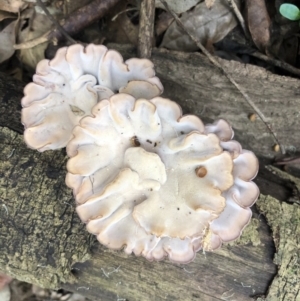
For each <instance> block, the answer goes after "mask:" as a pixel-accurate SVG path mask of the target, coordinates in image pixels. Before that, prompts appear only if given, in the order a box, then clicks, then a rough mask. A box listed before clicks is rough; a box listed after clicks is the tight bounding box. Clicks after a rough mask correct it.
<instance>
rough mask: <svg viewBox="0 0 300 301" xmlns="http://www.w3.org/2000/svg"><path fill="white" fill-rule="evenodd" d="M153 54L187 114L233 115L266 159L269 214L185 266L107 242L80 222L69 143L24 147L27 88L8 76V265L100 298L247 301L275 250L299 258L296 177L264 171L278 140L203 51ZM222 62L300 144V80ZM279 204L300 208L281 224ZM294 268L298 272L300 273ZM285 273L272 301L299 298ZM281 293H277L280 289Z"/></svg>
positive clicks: (263, 289)
mask: <svg viewBox="0 0 300 301" xmlns="http://www.w3.org/2000/svg"><path fill="white" fill-rule="evenodd" d="M114 48H119V49H120V50H121V52H122V54H123V55H124V56H125V57H127V58H128V57H132V56H135V52H134V50H133V49H132V48H128V47H127V48H122V47H121V48H120V47H119V46H114ZM152 60H153V61H154V64H155V66H156V70H157V73H158V76H159V77H160V78H161V80H162V82H163V84H164V86H165V92H164V95H165V96H167V97H170V98H172V99H173V100H176V101H178V102H179V103H180V105H181V106H182V108H183V111H184V113H193V114H196V115H198V116H200V117H201V118H203V120H204V121H205V122H211V121H213V120H214V119H217V118H225V119H227V120H229V121H230V123H231V124H232V125H233V128H234V129H235V132H236V136H237V140H239V141H241V142H242V145H243V146H244V147H245V148H247V149H251V150H253V151H254V152H255V153H256V154H258V155H259V156H260V157H261V158H262V159H261V172H260V174H259V177H258V179H257V184H258V185H259V187H260V188H261V191H262V192H263V193H264V194H265V195H270V196H271V197H270V196H268V197H267V196H261V198H260V200H259V201H258V207H259V209H260V210H261V212H262V213H263V214H261V213H260V212H259V211H257V209H256V207H254V209H253V210H254V216H253V219H252V222H251V224H250V225H249V226H248V228H247V229H246V230H245V232H244V234H243V236H242V237H241V239H240V240H239V241H237V242H236V243H234V244H228V245H226V246H224V247H222V248H221V249H220V250H217V251H215V252H213V253H201V252H200V253H199V254H198V255H197V257H196V259H195V261H194V262H192V263H190V264H187V265H175V264H172V263H170V262H168V261H163V262H148V261H147V260H145V259H144V258H137V257H135V256H127V255H125V254H124V253H123V252H122V251H119V252H116V251H110V250H108V249H106V248H105V247H103V246H100V245H99V244H98V243H97V242H96V241H95V238H94V237H93V236H91V235H89V234H88V233H87V232H86V231H85V229H84V225H83V224H82V223H81V222H80V221H79V218H78V217H77V215H76V212H75V207H74V202H73V199H72V195H71V191H70V190H69V189H67V188H66V187H65V184H64V176H65V173H66V172H65V163H66V156H65V152H64V150H61V151H55V152H53V151H47V152H45V153H42V154H41V153H38V152H36V151H33V150H30V149H28V148H27V147H26V145H25V144H24V142H23V139H22V135H21V133H22V125H21V124H20V105H19V100H20V98H21V95H22V88H23V85H22V84H21V83H18V82H17V81H15V80H12V79H9V78H7V76H3V75H0V141H1V143H0V219H1V220H0V226H1V231H0V249H1V252H0V270H3V271H5V272H6V273H8V274H10V275H12V276H13V277H16V278H18V279H21V280H25V281H28V282H31V283H36V284H39V285H42V286H44V287H56V288H58V287H64V288H66V289H70V290H73V291H77V292H79V293H81V294H84V295H86V296H88V297H90V298H94V299H96V300H108V301H109V300H204V301H211V300H213V301H217V300H230V301H232V300H239V301H246V300H247V301H248V300H252V298H253V297H255V296H258V295H264V294H266V293H267V290H268V287H269V285H270V283H271V282H272V280H273V278H274V276H275V275H276V273H277V266H276V265H275V264H274V263H273V257H274V254H275V251H276V249H275V248H277V252H278V254H279V255H278V256H279V257H278V256H277V257H276V258H277V259H278V258H279V260H282V261H278V262H277V263H280V264H283V265H285V266H288V265H289V262H288V260H289V259H291V262H292V260H294V261H295V260H296V261H297V258H298V260H299V254H298V253H297V249H292V247H293V243H294V242H295V240H293V239H292V240H291V237H286V235H287V233H289V231H294V232H295V233H298V232H297V231H299V215H297V212H298V211H299V204H298V203H297V202H293V203H292V204H288V203H286V201H291V199H290V196H291V195H292V192H291V189H290V188H289V187H290V186H289V185H291V182H293V181H292V180H286V179H282V177H280V176H278V175H276V174H273V172H271V171H268V170H267V169H265V168H264V162H265V161H264V160H268V159H263V158H270V157H272V156H273V155H274V152H273V151H272V146H273V143H274V142H273V140H272V137H271V136H270V134H269V133H268V132H267V130H266V129H265V127H264V125H263V123H262V122H261V121H259V120H256V121H255V122H251V121H250V120H249V119H248V114H249V113H253V112H252V110H251V109H250V107H249V106H248V105H247V104H246V103H245V101H244V100H243V99H242V97H241V95H240V94H239V92H238V91H236V90H235V88H234V87H232V86H231V84H230V83H229V82H228V81H227V79H226V78H225V77H223V76H222V75H221V74H220V73H219V71H217V70H216V69H215V68H214V67H213V66H212V65H211V64H209V63H208V62H207V60H206V59H204V58H203V57H202V56H201V55H199V54H182V53H174V52H168V51H165V50H157V49H155V50H153V56H152ZM222 64H223V65H224V66H225V68H226V69H227V71H228V72H230V73H231V74H232V76H233V77H234V78H235V79H236V81H238V82H239V84H241V85H243V87H244V88H245V89H246V90H247V93H248V94H249V95H250V96H251V97H252V98H253V99H254V100H255V101H256V104H257V105H258V107H259V108H260V110H261V111H262V112H263V113H264V114H265V116H267V117H268V120H269V122H270V123H271V124H272V126H273V129H274V131H275V132H276V134H277V136H278V138H279V140H280V142H281V143H282V144H284V146H285V147H286V148H288V149H289V150H290V151H294V150H295V149H299V147H300V133H299V131H297V130H295V129H296V128H299V118H298V119H296V116H297V114H298V111H299V105H300V96H299V95H298V92H297V91H298V87H299V81H298V80H295V79H291V78H285V77H280V76H276V75H272V74H270V73H268V72H266V71H265V70H263V69H261V68H258V67H254V66H249V65H241V64H239V63H236V62H226V61H222ZM272 197H273V198H276V200H275V201H274V200H273V199H272ZM272 202H274V206H273V205H272V206H271V208H273V207H276V208H277V213H278V212H279V213H281V218H283V217H284V216H286V215H288V214H289V212H290V213H292V212H294V217H293V219H292V220H291V221H289V222H290V224H289V223H283V219H282V221H281V222H280V223H276V222H274V219H275V220H276V219H280V216H279V217H278V215H276V212H273V211H272V210H270V208H269V207H268V205H270V204H273V203H272ZM289 206H292V207H293V209H292V210H291V207H289ZM280 210H281V211H280ZM264 214H265V216H266V218H267V220H266V219H265V216H264ZM297 218H298V220H297ZM282 223H283V224H284V225H283V224H282ZM269 225H270V226H271V227H275V228H276V229H277V232H275V231H274V229H275V228H274V229H273V228H272V230H273V234H276V237H275V238H277V241H276V239H275V241H274V239H273V237H272V235H271V232H270V228H269ZM283 226H284V227H283ZM281 229H284V231H283V230H282V231H281ZM291 229H292V230H291ZM278 240H279V241H278ZM274 242H275V243H274ZM284 242H285V243H286V244H288V245H289V246H290V249H289V253H282V251H281V250H282V243H284ZM280 252H281V253H280ZM280 254H281V255H280ZM292 255H293V256H294V257H293V256H292ZM297 256H298V257H297ZM88 257H89V258H90V259H89V260H88V261H85V262H83V263H78V262H80V261H84V260H86V259H87V258H88ZM76 262H77V263H76ZM279 271H280V270H279ZM295 275H296V276H295V277H296V278H293V279H297V277H298V274H295ZM284 277H287V274H286V273H283V274H280V273H278V275H277V276H276V278H275V279H274V285H275V286H276V285H277V287H278V288H279V290H281V287H282V292H283V293H286V296H289V297H290V296H292V298H290V299H283V297H282V299H271V298H272V295H270V298H269V299H267V300H270V301H271V300H272V301H273V300H276V301H277V300H295V301H296V300H297V298H298V297H299V287H297V283H296V282H295V283H296V284H295V283H293V289H294V291H291V286H289V285H287V283H289V279H290V278H284ZM293 281H294V280H293ZM298 283H299V282H298ZM273 289H274V287H273ZM284 289H286V290H287V291H284ZM297 290H298V291H297ZM273 292H275V293H274V295H276V293H278V290H277V291H276V289H275V291H274V290H273ZM271 293H272V291H271V290H270V294H271ZM277 296H278V295H277Z"/></svg>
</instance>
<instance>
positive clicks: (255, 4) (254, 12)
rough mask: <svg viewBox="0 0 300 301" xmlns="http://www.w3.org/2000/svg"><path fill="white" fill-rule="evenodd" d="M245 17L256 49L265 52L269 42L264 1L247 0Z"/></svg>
mask: <svg viewBox="0 0 300 301" xmlns="http://www.w3.org/2000/svg"><path fill="white" fill-rule="evenodd" d="M245 9H246V15H247V21H248V27H249V31H250V33H251V36H252V40H253V42H254V44H255V45H256V47H257V48H258V49H259V50H261V51H263V52H265V50H266V47H267V45H268V43H269V41H270V25H271V21H270V17H269V14H268V11H267V8H266V4H265V0H247V1H246V6H245Z"/></svg>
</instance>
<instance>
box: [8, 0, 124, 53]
mask: <svg viewBox="0 0 300 301" xmlns="http://www.w3.org/2000/svg"><path fill="white" fill-rule="evenodd" d="M119 1H120V0H95V1H93V2H91V3H89V4H88V5H86V6H83V7H81V8H79V9H78V10H76V11H75V12H73V13H72V14H70V15H69V17H68V18H67V19H65V20H62V21H61V22H60V25H61V26H62V27H63V29H64V30H65V31H66V32H67V33H68V34H69V35H70V36H72V35H74V34H76V33H78V32H79V31H80V30H82V29H84V28H85V27H87V26H88V25H90V24H92V23H93V22H95V21H96V20H98V19H100V18H102V17H103V16H104V15H105V14H106V13H107V11H108V10H109V9H110V8H111V7H113V6H114V5H115V4H117V3H118V2H119ZM62 38H63V34H62V33H61V32H60V31H59V30H57V28H55V29H53V30H51V31H49V32H47V33H45V34H44V35H43V36H41V37H38V38H36V39H33V40H30V41H27V42H24V43H21V44H17V45H14V48H15V49H27V48H31V47H34V46H37V45H39V44H41V43H43V42H45V41H59V40H61V39H62Z"/></svg>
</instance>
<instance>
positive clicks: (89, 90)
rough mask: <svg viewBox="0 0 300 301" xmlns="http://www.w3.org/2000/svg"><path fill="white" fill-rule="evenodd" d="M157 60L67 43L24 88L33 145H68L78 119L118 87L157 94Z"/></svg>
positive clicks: (145, 94)
mask: <svg viewBox="0 0 300 301" xmlns="http://www.w3.org/2000/svg"><path fill="white" fill-rule="evenodd" d="M162 90H163V87H162V84H161V82H160V80H159V79H158V78H157V77H155V72H154V69H153V63H152V62H151V61H149V60H147V59H137V58H133V59H129V60H127V61H126V62H125V63H124V62H123V58H122V56H121V55H120V54H119V53H118V52H116V51H114V50H107V48H106V47H105V46H102V45H93V44H90V45H88V46H87V47H86V48H84V47H83V46H81V45H72V46H70V47H64V48H61V49H59V50H58V51H57V53H56V56H55V57H54V59H52V60H51V61H49V60H43V61H41V62H40V63H39V64H38V65H37V68H36V74H35V75H34V77H33V83H30V84H28V85H27V86H26V87H25V89H24V94H25V96H24V97H23V99H22V106H23V110H22V123H23V124H24V126H25V133H24V138H25V141H26V143H27V144H28V146H29V147H31V148H34V149H38V150H39V151H45V150H48V149H57V148H61V147H65V146H66V145H67V143H68V141H69V140H70V138H71V133H72V130H73V128H74V126H75V125H77V124H79V120H80V119H81V118H83V117H84V116H87V115H90V114H91V110H92V108H93V106H94V105H95V104H96V103H97V102H98V101H100V100H102V99H105V98H109V97H110V96H111V95H113V94H114V93H117V92H123V93H128V94H131V95H133V96H135V97H140V96H141V95H143V97H145V98H149V99H150V98H153V97H155V96H158V95H160V94H161V93H162Z"/></svg>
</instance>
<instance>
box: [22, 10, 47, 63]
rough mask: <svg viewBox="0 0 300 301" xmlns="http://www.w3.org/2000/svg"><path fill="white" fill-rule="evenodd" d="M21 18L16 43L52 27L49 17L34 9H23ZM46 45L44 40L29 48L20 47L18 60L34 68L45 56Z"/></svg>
mask: <svg viewBox="0 0 300 301" xmlns="http://www.w3.org/2000/svg"><path fill="white" fill-rule="evenodd" d="M21 19H22V20H23V24H22V22H21V26H20V29H19V32H18V36H17V39H18V44H20V43H23V42H25V41H29V40H32V39H35V38H38V37H40V36H42V35H43V34H44V33H46V32H47V31H49V30H50V29H51V28H52V22H51V21H50V20H49V18H48V17H47V16H46V15H44V14H39V13H36V12H35V10H34V9H27V10H26V11H24V12H23V14H22V15H21ZM26 20H29V22H27V21H26ZM24 27H25V28H24ZM47 45H48V42H45V43H42V44H40V45H37V46H35V47H32V48H29V49H21V50H20V51H19V58H20V60H21V61H22V62H23V63H24V64H25V65H26V66H28V67H30V68H31V69H35V67H36V64H37V63H38V62H39V61H41V60H42V59H44V58H45V55H44V52H45V49H46V47H47Z"/></svg>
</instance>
